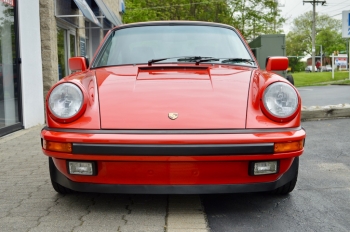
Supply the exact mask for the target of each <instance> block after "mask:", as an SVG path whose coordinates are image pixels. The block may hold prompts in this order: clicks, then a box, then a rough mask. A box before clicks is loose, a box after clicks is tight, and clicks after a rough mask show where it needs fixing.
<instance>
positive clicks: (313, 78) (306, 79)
mask: <svg viewBox="0 0 350 232" xmlns="http://www.w3.org/2000/svg"><path fill="white" fill-rule="evenodd" d="M292 75H293V78H294V85H295V86H296V87H302V86H315V85H331V84H337V85H350V80H349V72H348V71H339V72H334V79H332V72H320V73H317V72H315V73H307V72H295V73H292Z"/></svg>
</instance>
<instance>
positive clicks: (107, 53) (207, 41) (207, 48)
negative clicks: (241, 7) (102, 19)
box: [92, 25, 254, 67]
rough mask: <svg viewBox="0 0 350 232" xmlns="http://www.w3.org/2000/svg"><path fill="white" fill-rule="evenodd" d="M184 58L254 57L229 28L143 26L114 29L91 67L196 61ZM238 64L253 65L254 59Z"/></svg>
mask: <svg viewBox="0 0 350 232" xmlns="http://www.w3.org/2000/svg"><path fill="white" fill-rule="evenodd" d="M181 57H184V58H186V57H210V58H219V59H206V60H204V61H201V62H211V63H222V61H224V60H225V62H224V63H225V64H227V63H229V62H227V60H228V59H231V61H232V62H233V61H237V60H240V61H242V60H249V61H251V60H252V57H251V56H250V54H249V53H248V51H247V48H246V47H245V46H244V44H243V42H242V40H241V39H240V37H239V36H238V35H237V33H236V32H235V31H233V30H231V29H228V28H223V27H214V26H197V25H167V26H142V27H130V28H123V29H119V30H116V31H114V32H112V33H111V35H110V36H109V38H108V39H107V41H106V43H105V44H104V46H103V47H102V49H101V51H100V52H99V54H98V56H97V58H96V61H95V62H94V64H93V66H92V67H99V66H113V65H124V64H143V63H148V62H149V61H150V60H156V62H157V63H171V62H196V60H194V59H179V58H181ZM157 59H158V60H157ZM197 61H198V60H197ZM152 63H153V62H152ZM235 63H236V62H235ZM238 64H240V65H248V66H252V65H254V63H252V62H238Z"/></svg>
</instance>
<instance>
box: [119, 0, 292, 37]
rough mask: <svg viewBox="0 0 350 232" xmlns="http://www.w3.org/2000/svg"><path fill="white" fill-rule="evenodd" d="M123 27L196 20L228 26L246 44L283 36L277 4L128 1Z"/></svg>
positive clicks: (264, 0)
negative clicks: (239, 35)
mask: <svg viewBox="0 0 350 232" xmlns="http://www.w3.org/2000/svg"><path fill="white" fill-rule="evenodd" d="M126 5H127V11H126V13H125V14H124V17H123V20H124V22H125V23H131V22H140V21H150V20H196V21H209V22H217V23H224V24H228V25H231V26H233V27H235V28H236V29H238V30H239V31H240V32H241V33H242V34H243V36H244V37H245V38H246V39H247V40H252V39H254V38H255V37H257V36H259V35H261V34H276V33H281V32H282V29H281V28H282V23H283V22H284V21H285V19H284V18H283V17H281V15H280V12H281V11H280V10H279V8H278V1H277V0H152V1H150V0H146V1H145V0H127V1H126Z"/></svg>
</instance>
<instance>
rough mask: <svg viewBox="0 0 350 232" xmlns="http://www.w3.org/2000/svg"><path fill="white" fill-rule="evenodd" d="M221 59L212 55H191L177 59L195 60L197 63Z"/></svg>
mask: <svg viewBox="0 0 350 232" xmlns="http://www.w3.org/2000/svg"><path fill="white" fill-rule="evenodd" d="M219 60H220V59H218V58H214V57H210V56H189V57H185V58H180V59H177V61H195V62H196V65H199V63H201V62H207V61H219Z"/></svg>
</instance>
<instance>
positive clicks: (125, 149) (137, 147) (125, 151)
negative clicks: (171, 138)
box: [72, 143, 274, 156]
mask: <svg viewBox="0 0 350 232" xmlns="http://www.w3.org/2000/svg"><path fill="white" fill-rule="evenodd" d="M273 152H274V144H273V143H261V144H185V145H182V144H181V145H174V144H169V145H167V144H165V145H160V144H154V145H152V144H85V143H73V152H72V153H73V154H84V155H85V154H87V155H92V154H94V155H158V156H160V155H181V156H184V155H237V154H244V155H246V154H273Z"/></svg>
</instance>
